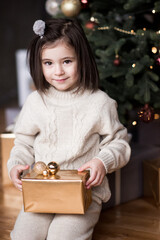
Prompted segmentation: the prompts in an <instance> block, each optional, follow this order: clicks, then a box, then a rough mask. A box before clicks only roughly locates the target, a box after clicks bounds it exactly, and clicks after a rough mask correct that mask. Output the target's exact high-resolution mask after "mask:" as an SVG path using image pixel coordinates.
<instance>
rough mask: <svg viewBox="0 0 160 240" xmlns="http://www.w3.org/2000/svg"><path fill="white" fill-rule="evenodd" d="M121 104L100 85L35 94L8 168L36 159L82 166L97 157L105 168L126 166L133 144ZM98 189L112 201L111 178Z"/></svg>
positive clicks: (19, 124) (28, 103) (63, 166)
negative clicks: (119, 111) (121, 117)
mask: <svg viewBox="0 0 160 240" xmlns="http://www.w3.org/2000/svg"><path fill="white" fill-rule="evenodd" d="M116 107H117V106H116V102H115V101H114V100H113V99H111V98H110V97H109V96H108V95H107V94H106V93H104V92H102V91H100V90H98V91H96V92H94V93H91V92H90V91H88V90H85V91H84V92H83V94H82V93H81V92H79V93H75V90H72V91H68V92H60V91H57V90H56V89H55V88H54V87H50V89H49V90H48V91H47V92H46V93H45V94H42V93H41V94H40V93H38V92H37V91H35V92H33V93H31V94H30V95H29V97H28V98H27V100H26V103H25V104H24V106H23V108H22V110H21V113H20V115H19V118H18V121H17V124H16V127H15V135H16V139H15V146H14V147H13V149H12V151H11V155H10V159H9V160H8V171H9V172H10V170H11V168H12V167H13V166H15V165H16V164H29V165H31V164H33V163H34V162H37V161H44V162H45V163H46V164H48V163H49V162H50V161H56V162H57V163H58V164H59V165H60V167H61V169H78V168H79V167H81V166H82V165H83V164H84V163H85V162H87V161H89V160H91V159H92V158H94V157H96V158H99V159H100V160H101V161H102V162H103V164H104V167H105V169H106V173H110V172H112V171H115V170H116V169H118V168H121V167H123V166H124V165H125V164H126V163H127V162H128V160H129V157H130V147H129V145H128V142H127V131H126V129H125V128H124V126H123V125H122V124H121V123H120V122H119V120H118V115H117V109H116ZM93 192H94V194H95V195H97V196H98V197H99V199H100V200H103V201H107V200H108V199H109V197H110V190H109V186H108V182H107V178H105V179H104V181H103V183H102V185H101V186H99V187H95V188H93Z"/></svg>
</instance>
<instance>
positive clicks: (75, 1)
mask: <svg viewBox="0 0 160 240" xmlns="http://www.w3.org/2000/svg"><path fill="white" fill-rule="evenodd" d="M61 10H62V12H63V14H64V15H65V16H66V17H75V16H77V15H78V14H79V12H80V10H81V3H80V1H79V0H63V1H62V3H61Z"/></svg>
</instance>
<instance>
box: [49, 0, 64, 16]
mask: <svg viewBox="0 0 160 240" xmlns="http://www.w3.org/2000/svg"><path fill="white" fill-rule="evenodd" d="M60 4H61V0H47V1H46V4H45V8H46V12H47V13H48V14H50V15H51V16H54V15H57V14H58V13H59V12H60Z"/></svg>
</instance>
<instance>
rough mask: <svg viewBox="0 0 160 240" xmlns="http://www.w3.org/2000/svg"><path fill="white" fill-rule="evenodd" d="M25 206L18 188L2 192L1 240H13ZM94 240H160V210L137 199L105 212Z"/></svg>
mask: <svg viewBox="0 0 160 240" xmlns="http://www.w3.org/2000/svg"><path fill="white" fill-rule="evenodd" d="M21 204H22V196H21V192H19V191H18V190H17V189H15V188H14V187H5V188H2V187H1V188H0V240H9V239H10V237H9V234H10V231H11V229H12V228H13V225H14V222H15V220H16V217H17V215H18V212H19V210H20V208H21ZM93 239H94V240H113V239H116V240H160V209H158V208H156V207H155V206H154V205H153V203H152V201H151V200H150V201H149V200H147V199H137V200H134V201H131V202H128V203H126V204H122V205H120V206H117V207H114V208H110V209H108V210H105V211H103V212H102V213H101V217H100V220H99V223H98V224H97V226H96V228H95V232H94V237H93ZM20 240H23V238H22V239H20ZM28 240H30V239H28ZM64 240H65V239H64Z"/></svg>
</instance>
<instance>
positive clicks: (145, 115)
mask: <svg viewBox="0 0 160 240" xmlns="http://www.w3.org/2000/svg"><path fill="white" fill-rule="evenodd" d="M138 116H139V118H140V120H141V121H142V122H145V123H149V122H152V121H153V120H154V110H153V108H152V107H150V106H149V104H148V103H146V104H145V105H144V107H142V108H141V109H140V111H139V112H138Z"/></svg>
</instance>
